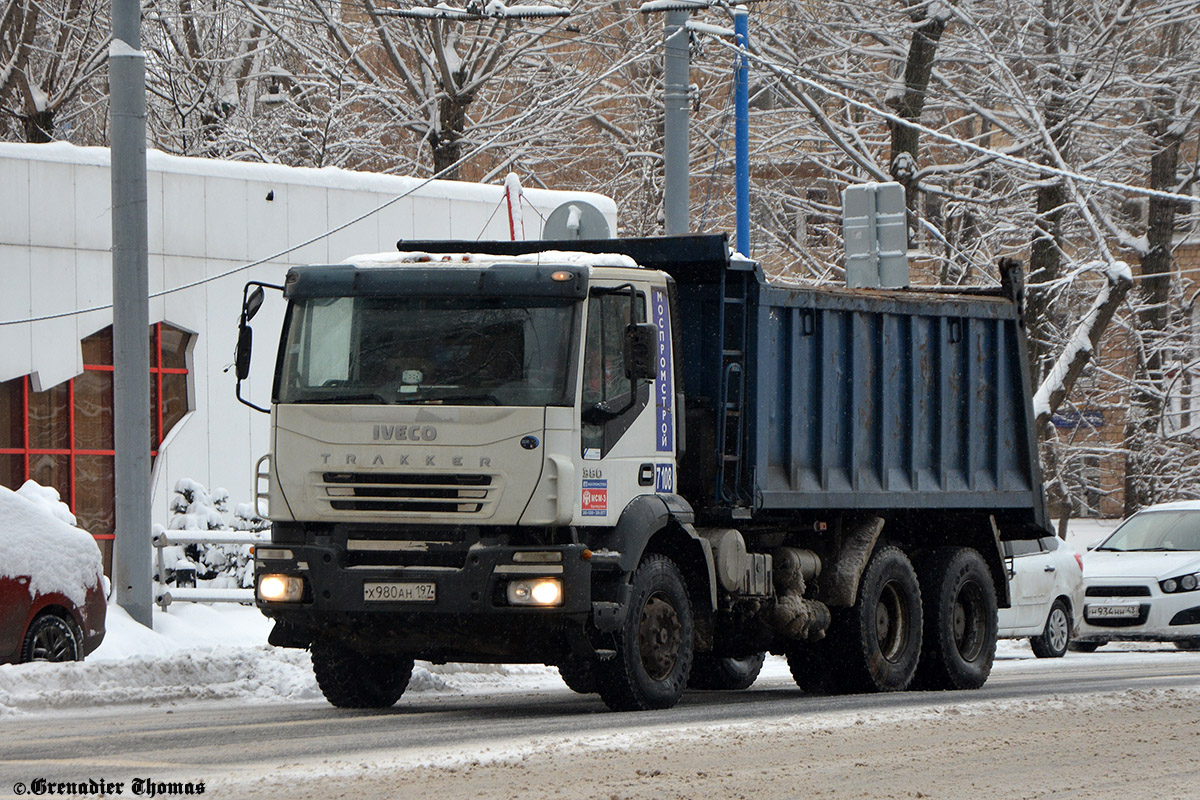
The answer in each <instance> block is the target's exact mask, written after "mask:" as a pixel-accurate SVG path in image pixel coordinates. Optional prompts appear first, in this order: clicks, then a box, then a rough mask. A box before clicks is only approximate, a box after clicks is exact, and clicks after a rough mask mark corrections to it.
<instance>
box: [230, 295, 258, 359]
mask: <svg viewBox="0 0 1200 800" xmlns="http://www.w3.org/2000/svg"><path fill="white" fill-rule="evenodd" d="M259 294H260V295H261V294H262V292H261V290H260V291H259ZM260 304H261V298H260ZM255 310H256V311H257V310H258V309H255ZM253 346H254V331H252V330H250V326H249V325H246V324H243V325H242V326H241V327H240V328H239V329H238V340H237V353H236V354H235V355H234V362H233V363H234V374H235V375H236V376H237V379H238V380H239V381H244V380H246V376H247V375H249V374H250V353H251V352H252V350H253Z"/></svg>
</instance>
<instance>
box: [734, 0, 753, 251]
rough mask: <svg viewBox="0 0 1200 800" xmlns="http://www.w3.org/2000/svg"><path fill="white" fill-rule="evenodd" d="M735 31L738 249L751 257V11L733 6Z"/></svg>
mask: <svg viewBox="0 0 1200 800" xmlns="http://www.w3.org/2000/svg"><path fill="white" fill-rule="evenodd" d="M733 32H734V36H735V37H736V41H737V46H738V49H739V51H740V52H739V53H738V66H737V77H736V79H735V81H734V93H733V96H734V98H733V105H734V166H733V171H734V185H735V189H736V195H737V250H738V252H739V253H741V254H742V255H744V256H745V257H746V258H749V257H750V81H749V75H748V73H749V71H750V58H749V56H748V55H747V53H748V52H749V50H750V12H749V11H747V10H746V7H745V6H738V7H736V8H735V9H734V10H733Z"/></svg>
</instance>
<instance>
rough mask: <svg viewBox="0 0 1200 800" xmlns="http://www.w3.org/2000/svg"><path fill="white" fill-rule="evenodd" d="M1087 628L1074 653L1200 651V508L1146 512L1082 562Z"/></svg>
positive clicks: (1161, 508) (1175, 506)
mask: <svg viewBox="0 0 1200 800" xmlns="http://www.w3.org/2000/svg"><path fill="white" fill-rule="evenodd" d="M1083 585H1084V592H1085V594H1086V597H1085V598H1084V611H1083V624H1082V626H1081V627H1080V631H1079V637H1078V640H1077V642H1076V643H1075V644H1074V645H1073V646H1072V649H1076V650H1083V651H1085V652H1091V651H1093V650H1095V649H1096V648H1097V647H1099V646H1100V645H1102V644H1105V643H1106V642H1110V641H1149V642H1174V643H1175V646H1176V647H1178V648H1179V649H1180V650H1200V502H1196V501H1189V502H1183V503H1164V504H1162V505H1157V506H1150V507H1149V508H1145V509H1142V510H1141V511H1139V512H1138V513H1136V514H1134V515H1133V516H1132V517H1130V518H1129V519H1127V520H1125V522H1124V523H1123V524H1122V525H1121V527H1119V528H1117V529H1116V530H1115V531H1113V533H1112V535H1111V536H1109V537H1108V538H1107V539H1105V540H1104V541H1103V542H1101V543H1100V544H1099V545H1097V546H1096V547H1095V548H1093V549H1091V550H1089V551H1088V552H1087V554H1086V555H1084V558H1083Z"/></svg>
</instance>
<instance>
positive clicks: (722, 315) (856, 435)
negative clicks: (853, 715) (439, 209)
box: [237, 235, 1049, 710]
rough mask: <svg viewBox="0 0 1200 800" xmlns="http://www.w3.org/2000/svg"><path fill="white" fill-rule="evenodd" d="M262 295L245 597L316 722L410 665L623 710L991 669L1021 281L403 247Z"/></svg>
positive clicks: (1026, 474) (1025, 372) (1030, 512)
mask: <svg viewBox="0 0 1200 800" xmlns="http://www.w3.org/2000/svg"><path fill="white" fill-rule="evenodd" d="M276 288H281V289H282V292H283V295H284V297H285V299H286V300H287V311H286V315H285V321H284V324H283V330H282V336H281V339H280V345H279V351H278V357H277V362H276V370H275V376H274V386H273V390H272V398H271V403H270V407H269V411H270V414H271V419H272V426H271V430H272V434H271V451H270V454H269V457H268V458H267V459H266V460H265V461H264V462H263V463H262V465H261V467H260V471H261V473H262V476H263V478H264V479H265V482H266V489H265V491H264V494H265V495H266V496H267V498H268V499H269V514H270V519H271V541H270V544H269V545H266V544H264V545H262V546H260V547H258V548H257V551H256V553H255V556H256V563H255V581H256V602H257V605H258V607H259V608H260V609H261V610H262V612H263V613H264V614H266V615H267V616H268V617H270V618H271V619H272V620H273V621H274V627H273V630H272V632H271V634H270V639H269V640H270V642H271V644H273V645H276V646H280V647H293V648H307V649H309V650H310V651H311V657H312V664H313V670H314V672H315V675H316V679H317V682H318V684H319V685H320V687H321V690H322V692H323V693H324V695H325V697H326V698H327V699H328V700H329V701H330V702H331V703H332V704H334V705H335V706H341V707H358V708H362V707H386V706H390V705H392V704H393V703H395V702H396V701H397V700H398V699H399V698H400V697H401V695H402V693H403V692H404V690H405V688H406V686H407V684H408V681H409V678H410V676H411V673H412V670H413V664H414V660H416V659H421V660H425V661H428V662H433V663H445V662H473V663H534V664H547V665H554V666H556V667H557V668H558V670H559V671H560V673H561V674H562V677H563V679H564V681H565V682H566V684H567V685H568V686H569V687H571V688H572V689H574V690H575V691H578V692H583V693H596V694H598V695H599V697H600V698H601V699H602V700H603V702H604V703H605V704H606V705H607V706H608V707H609V708H611V709H613V710H645V709H662V708H669V707H672V706H674V705H675V704H676V703H677V702H678V701H679V699H680V697H681V695H682V693H683V692H684V690H685V689H687V688H689V687H690V688H692V689H724V690H734V689H744V688H746V687H748V686H749V685H750V684H751V683H753V681H754V680H755V678H756V677H757V675H758V673H759V670H760V669H761V667H762V664H763V660H764V658H765V656H766V654H767V653H771V654H776V655H782V656H785V657H786V659H787V663H788V664H789V667H790V670H791V673H792V675H793V676H794V677H795V680H796V682H797V684H798V685H799V686H800V687H801V688H802V689H804V690H806V691H808V692H813V693H841V692H872V691H893V690H905V689H909V688H922V689H971V688H976V687H979V686H982V685H983V684H984V682H985V681H986V680H987V678H988V675H989V673H990V671H991V667H992V663H993V659H994V656H995V648H996V631H997V625H996V610H997V608H998V607H1000V606H1007V605H1008V604H1009V596H1008V580H1007V575H1006V572H1005V564H1004V559H1003V556H1002V554H1001V542H1002V541H1003V540H1009V539H1028V538H1037V537H1040V536H1045V535H1049V531H1048V527H1047V516H1046V508H1045V501H1044V496H1043V492H1042V483H1041V475H1040V468H1039V464H1038V457H1037V447H1036V441H1035V436H1034V428H1033V415H1032V410H1031V401H1030V396H1031V391H1030V372H1029V366H1028V362H1027V357H1026V344H1025V332H1024V329H1023V327H1022V324H1021V313H1020V309H1019V307H1018V303H1017V302H1016V300H1017V299H1018V298H1016V296H1015V294H1014V293H1010V295H1012V296H1008V295H1006V294H1004V293H1002V292H1001V291H999V290H997V291H994V292H993V291H989V290H967V289H962V290H951V291H944V290H933V289H928V290H917V289H898V290H884V289H848V288H844V287H826V286H820V287H817V286H803V285H786V284H778V283H773V282H772V281H769V280H768V279H767V278H766V276H765V275H764V272H763V270H762V269H761V267H760V265H758V264H757V263H755V262H754V261H751V260H749V259H746V258H743V257H741V256H739V255H737V254H735V253H733V252H731V249H730V246H729V242H728V240H727V239H726V237H725V236H723V235H688V236H674V237H656V238H644V239H605V240H573V241H559V242H547V241H541V242H457V241H454V242H451V241H423V242H411V241H409V242H400V244H399V249H398V251H397V252H396V253H394V254H382V255H374V256H364V257H359V258H355V259H351V260H350V261H349V262H348V263H344V264H336V265H317V266H308V267H298V268H294V269H292V270H290V271H289V272H288V273H287V278H286V281H285V283H284V285H283V286H282V287H276ZM244 300H245V303H244V306H243V311H242V315H241V323H240V324H241V329H242V332H241V336H240V337H239V341H240V342H241V343H242V344H241V345H240V346H239V352H238V358H237V374H238V376H239V387H240V379H241V378H244V377H245V376H246V375H247V374H248V372H249V352H250V346H249V342H250V341H251V336H252V334H251V331H250V325H249V322H250V320H251V318H252V317H253V315H254V312H255V311H256V310H257V308H258V307H259V306H260V305H261V304H262V302H263V286H262V285H258V284H248V285H247V289H246V292H245V295H244ZM239 396H240V388H239Z"/></svg>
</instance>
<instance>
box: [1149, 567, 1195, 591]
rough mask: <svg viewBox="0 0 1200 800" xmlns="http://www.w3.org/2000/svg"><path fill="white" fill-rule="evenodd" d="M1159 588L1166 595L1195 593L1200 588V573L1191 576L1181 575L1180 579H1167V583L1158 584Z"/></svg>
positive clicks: (1160, 582)
mask: <svg viewBox="0 0 1200 800" xmlns="http://www.w3.org/2000/svg"><path fill="white" fill-rule="evenodd" d="M1158 585H1159V588H1161V589H1162V590H1163V592H1164V593H1165V594H1174V593H1175V592H1194V591H1196V588H1197V587H1200V572H1193V573H1192V574H1190V575H1181V576H1179V577H1178V578H1167V579H1166V580H1165V581H1159V582H1158Z"/></svg>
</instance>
